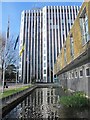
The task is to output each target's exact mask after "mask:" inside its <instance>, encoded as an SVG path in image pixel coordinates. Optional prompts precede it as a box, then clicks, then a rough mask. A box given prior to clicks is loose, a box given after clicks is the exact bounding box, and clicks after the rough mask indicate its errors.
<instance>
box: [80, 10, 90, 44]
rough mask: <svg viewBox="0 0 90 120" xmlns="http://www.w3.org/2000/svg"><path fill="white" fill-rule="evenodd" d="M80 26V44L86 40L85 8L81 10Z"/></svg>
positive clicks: (86, 19)
mask: <svg viewBox="0 0 90 120" xmlns="http://www.w3.org/2000/svg"><path fill="white" fill-rule="evenodd" d="M80 28H81V35H82V45H84V44H86V43H87V42H88V40H89V39H88V16H87V14H86V8H85V9H84V10H83V12H82V14H81V16H80Z"/></svg>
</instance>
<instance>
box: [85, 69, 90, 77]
mask: <svg viewBox="0 0 90 120" xmlns="http://www.w3.org/2000/svg"><path fill="white" fill-rule="evenodd" d="M86 76H90V69H89V68H87V69H86Z"/></svg>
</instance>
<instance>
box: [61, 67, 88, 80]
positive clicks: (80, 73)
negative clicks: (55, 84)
mask: <svg viewBox="0 0 90 120" xmlns="http://www.w3.org/2000/svg"><path fill="white" fill-rule="evenodd" d="M83 77H90V68H89V67H86V68H85V69H80V70H73V71H72V72H71V71H70V72H68V73H64V74H62V78H63V79H66V78H67V79H73V78H83Z"/></svg>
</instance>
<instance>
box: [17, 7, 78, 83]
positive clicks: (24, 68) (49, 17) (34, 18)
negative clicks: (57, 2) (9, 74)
mask: <svg viewBox="0 0 90 120" xmlns="http://www.w3.org/2000/svg"><path fill="white" fill-rule="evenodd" d="M79 8H80V7H79V6H45V7H43V8H42V9H33V10H29V11H27V10H25V11H23V12H22V14H21V27H20V50H21V48H22V46H23V45H24V44H25V50H24V52H23V53H22V56H21V58H20V68H19V76H20V77H21V79H22V80H23V82H24V83H29V82H31V79H34V78H35V79H42V80H43V82H53V80H54V79H53V78H54V63H55V61H56V59H57V56H58V55H59V53H60V50H61V48H62V47H63V43H64V41H65V40H66V37H67V35H68V33H69V31H70V29H71V27H72V25H73V23H74V20H75V19H76V17H77V14H78V12H79Z"/></svg>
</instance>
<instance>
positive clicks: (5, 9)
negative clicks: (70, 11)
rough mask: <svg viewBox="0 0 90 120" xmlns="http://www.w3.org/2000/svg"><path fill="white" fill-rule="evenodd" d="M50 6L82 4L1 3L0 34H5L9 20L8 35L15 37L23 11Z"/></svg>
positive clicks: (18, 30) (76, 3)
mask: <svg viewBox="0 0 90 120" xmlns="http://www.w3.org/2000/svg"><path fill="white" fill-rule="evenodd" d="M50 5H52V6H56V5H58V6H60V5H82V2H2V3H0V8H1V10H0V11H1V12H0V17H1V20H2V22H1V23H2V33H3V34H5V33H6V30H7V23H8V18H9V21H10V34H11V35H14V36H17V35H18V34H19V32H20V19H21V12H22V11H23V10H31V9H33V8H35V7H38V8H42V7H44V6H50ZM1 13H2V14H1Z"/></svg>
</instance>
